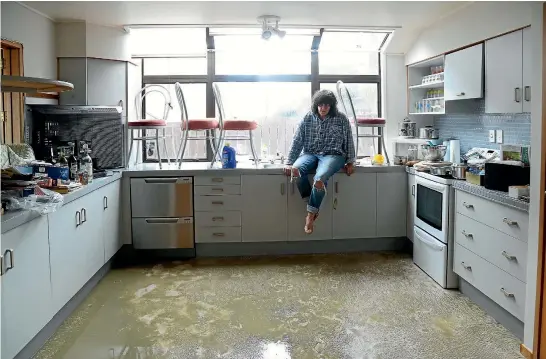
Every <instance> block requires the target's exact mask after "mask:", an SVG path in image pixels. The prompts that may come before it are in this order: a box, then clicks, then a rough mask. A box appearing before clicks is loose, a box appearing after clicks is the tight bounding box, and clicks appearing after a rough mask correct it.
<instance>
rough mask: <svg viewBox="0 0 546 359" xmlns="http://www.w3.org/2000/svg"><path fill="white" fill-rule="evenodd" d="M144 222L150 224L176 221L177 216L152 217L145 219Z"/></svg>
mask: <svg viewBox="0 0 546 359" xmlns="http://www.w3.org/2000/svg"><path fill="white" fill-rule="evenodd" d="M146 223H150V224H165V223H178V218H153V219H147V220H146Z"/></svg>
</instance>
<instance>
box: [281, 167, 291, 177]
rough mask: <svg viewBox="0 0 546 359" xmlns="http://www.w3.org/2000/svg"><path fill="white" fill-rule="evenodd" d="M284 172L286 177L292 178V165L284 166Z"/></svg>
mask: <svg viewBox="0 0 546 359" xmlns="http://www.w3.org/2000/svg"><path fill="white" fill-rule="evenodd" d="M283 172H284V174H285V175H286V176H288V177H290V175H291V174H292V165H286V166H284V168H283Z"/></svg>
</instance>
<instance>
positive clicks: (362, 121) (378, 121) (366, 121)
mask: <svg viewBox="0 0 546 359" xmlns="http://www.w3.org/2000/svg"><path fill="white" fill-rule="evenodd" d="M356 122H357V123H358V124H359V125H385V124H386V123H387V121H385V119H384V118H366V117H357V118H356Z"/></svg>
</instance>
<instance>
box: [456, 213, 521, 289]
mask: <svg viewBox="0 0 546 359" xmlns="http://www.w3.org/2000/svg"><path fill="white" fill-rule="evenodd" d="M455 242H456V243H458V244H460V245H461V246H463V247H465V248H466V249H468V250H470V251H472V252H474V253H475V254H477V255H478V256H480V257H482V258H484V259H486V260H487V261H489V262H491V263H492V264H494V265H496V266H497V267H499V268H500V269H502V270H505V271H506V272H508V273H510V274H511V275H513V276H514V277H516V278H518V279H519V280H521V281H522V282H524V283H525V282H526V281H527V277H526V275H527V243H525V242H522V241H520V240H519V239H516V238H514V237H511V236H509V235H507V234H505V233H502V232H499V231H497V230H496V229H493V228H491V227H488V226H486V225H485V224H482V223H480V222H476V221H475V220H473V219H471V218H468V217H466V216H463V215H462V214H460V213H457V214H456V217H455Z"/></svg>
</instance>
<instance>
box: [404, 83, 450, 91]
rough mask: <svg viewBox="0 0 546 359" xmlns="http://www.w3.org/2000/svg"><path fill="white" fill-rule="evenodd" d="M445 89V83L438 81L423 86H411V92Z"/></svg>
mask: <svg viewBox="0 0 546 359" xmlns="http://www.w3.org/2000/svg"><path fill="white" fill-rule="evenodd" d="M443 87H444V81H438V82H430V83H428V84H421V85H414V86H410V87H409V89H410V90H414V89H438V88H443Z"/></svg>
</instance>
